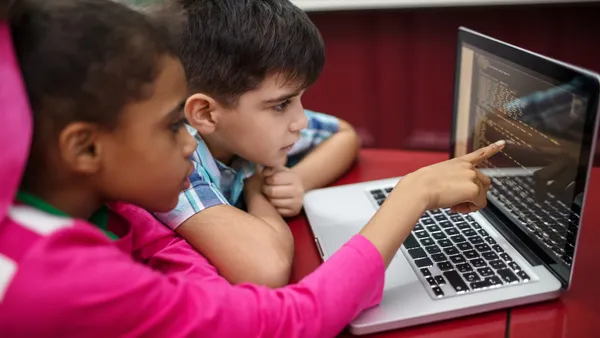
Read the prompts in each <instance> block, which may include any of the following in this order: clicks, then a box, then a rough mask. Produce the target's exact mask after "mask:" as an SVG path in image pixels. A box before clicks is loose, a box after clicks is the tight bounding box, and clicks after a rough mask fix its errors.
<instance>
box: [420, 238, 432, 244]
mask: <svg viewBox="0 0 600 338" xmlns="http://www.w3.org/2000/svg"><path fill="white" fill-rule="evenodd" d="M420 241H421V245H423V246H429V245H434V244H435V241H434V240H433V239H431V237H427V238H422V239H420Z"/></svg>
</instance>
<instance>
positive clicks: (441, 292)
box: [431, 286, 444, 298]
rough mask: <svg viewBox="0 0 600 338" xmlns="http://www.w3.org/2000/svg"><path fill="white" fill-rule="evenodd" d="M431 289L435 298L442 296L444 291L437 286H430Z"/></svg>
mask: <svg viewBox="0 0 600 338" xmlns="http://www.w3.org/2000/svg"><path fill="white" fill-rule="evenodd" d="M431 290H432V291H433V293H434V294H435V296H436V297H437V298H441V297H444V291H442V289H441V288H440V287H439V286H435V287H432V288H431Z"/></svg>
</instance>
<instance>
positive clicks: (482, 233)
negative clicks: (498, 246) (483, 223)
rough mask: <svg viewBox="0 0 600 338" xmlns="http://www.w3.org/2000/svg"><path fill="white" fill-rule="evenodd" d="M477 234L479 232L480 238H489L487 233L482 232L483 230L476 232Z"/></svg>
mask: <svg viewBox="0 0 600 338" xmlns="http://www.w3.org/2000/svg"><path fill="white" fill-rule="evenodd" d="M478 232H479V234H480V235H481V236H482V237H488V236H489V234H488V233H487V231H485V230H483V229H479V231H478Z"/></svg>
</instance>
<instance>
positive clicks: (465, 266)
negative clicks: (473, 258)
mask: <svg viewBox="0 0 600 338" xmlns="http://www.w3.org/2000/svg"><path fill="white" fill-rule="evenodd" d="M456 269H457V270H458V272H460V273H465V272H471V271H473V268H472V267H471V266H470V265H469V264H468V263H463V264H458V265H457V266H456Z"/></svg>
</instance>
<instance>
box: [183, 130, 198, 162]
mask: <svg viewBox="0 0 600 338" xmlns="http://www.w3.org/2000/svg"><path fill="white" fill-rule="evenodd" d="M181 134H183V138H184V146H183V155H184V156H185V158H188V157H190V156H192V154H193V153H194V150H196V147H197V146H198V143H197V142H196V139H195V138H194V136H192V135H191V134H190V133H189V132H188V131H187V130H185V129H184V130H182V131H181Z"/></svg>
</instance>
